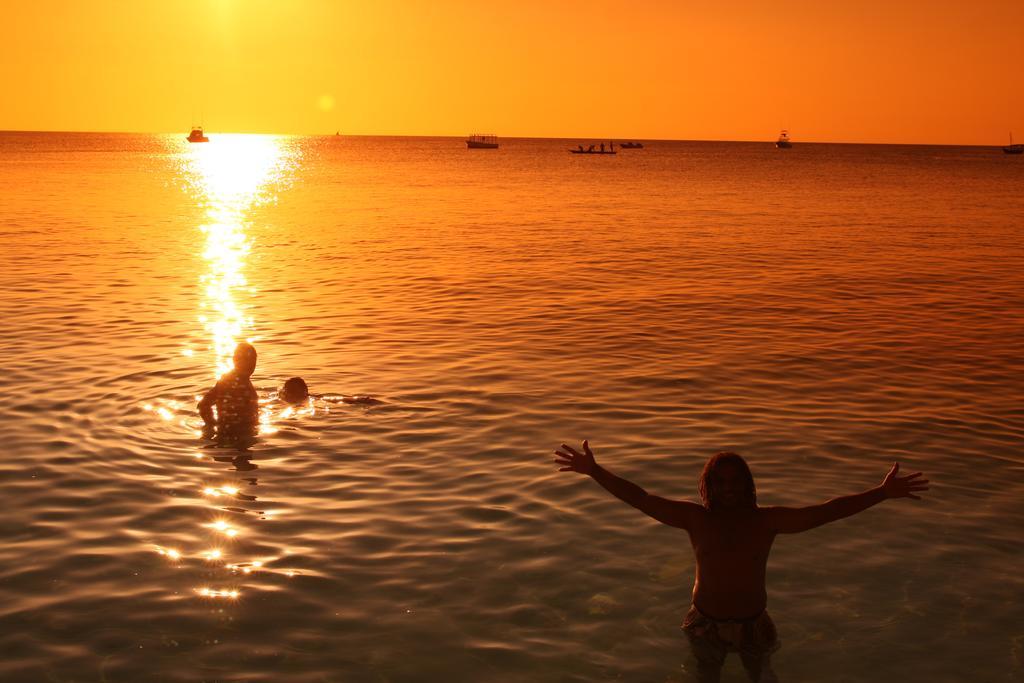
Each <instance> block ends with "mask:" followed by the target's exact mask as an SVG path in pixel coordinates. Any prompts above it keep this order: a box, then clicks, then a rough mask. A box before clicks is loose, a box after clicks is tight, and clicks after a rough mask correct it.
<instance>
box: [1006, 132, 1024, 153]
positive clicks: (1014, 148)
mask: <svg viewBox="0 0 1024 683" xmlns="http://www.w3.org/2000/svg"><path fill="white" fill-rule="evenodd" d="M1003 153H1005V154H1024V145H1022V144H1021V143H1019V142H1018V143H1017V144H1016V145H1015V144H1013V132H1011V133H1010V144H1008V145H1007V146H1006V147H1003Z"/></svg>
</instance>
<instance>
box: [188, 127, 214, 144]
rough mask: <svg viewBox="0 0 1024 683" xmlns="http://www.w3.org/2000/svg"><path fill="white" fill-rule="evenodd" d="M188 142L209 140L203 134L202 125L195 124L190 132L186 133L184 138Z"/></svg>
mask: <svg viewBox="0 0 1024 683" xmlns="http://www.w3.org/2000/svg"><path fill="white" fill-rule="evenodd" d="M186 139H187V140H188V141H189V142H209V141H210V138H208V137H206V136H205V135H203V127H202V126H197V127H195V128H193V129H192V132H191V133H189V134H188V138H186Z"/></svg>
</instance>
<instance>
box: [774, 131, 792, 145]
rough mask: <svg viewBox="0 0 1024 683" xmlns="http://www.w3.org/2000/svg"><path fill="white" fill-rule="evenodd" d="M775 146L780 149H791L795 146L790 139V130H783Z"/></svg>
mask: <svg viewBox="0 0 1024 683" xmlns="http://www.w3.org/2000/svg"><path fill="white" fill-rule="evenodd" d="M775 146H776V147H778V148H779V149H789V148H790V147H792V146H793V143H792V142H790V141H789V131H788V130H783V131H782V132H781V133H779V139H778V140H776V141H775Z"/></svg>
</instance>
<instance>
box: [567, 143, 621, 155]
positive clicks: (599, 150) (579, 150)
mask: <svg viewBox="0 0 1024 683" xmlns="http://www.w3.org/2000/svg"><path fill="white" fill-rule="evenodd" d="M569 151H570V152H572V153H573V154H616V151H615V143H614V142H609V143H608V148H607V149H605V146H604V143H603V142H602V143H601V146H600V147H598V146H597V145H590V146H589V147H587V148H586V149H583V145H577V146H576V149H570V150H569Z"/></svg>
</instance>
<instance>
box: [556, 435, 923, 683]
mask: <svg viewBox="0 0 1024 683" xmlns="http://www.w3.org/2000/svg"><path fill="white" fill-rule="evenodd" d="M555 455H557V456H558V459H557V460H555V463H556V464H558V465H559V466H560V467H561V469H560V470H559V471H560V472H579V473H580V474H585V475H587V476H589V477H590V478H592V479H593V480H594V481H596V482H597V483H598V484H600V485H601V486H602V487H603V488H604V489H605V490H606V491H608V492H609V493H611V494H612V495H613V496H615V497H616V498H619V499H620V500H622V501H624V502H626V503H628V504H629V505H632V506H633V507H635V508H636V509H638V510H640V511H641V512H643V513H644V514H646V515H648V516H650V517H653V518H654V519H656V520H658V521H659V522H661V523H662V524H667V525H669V526H673V527H676V528H678V529H683V530H685V531H686V532H687V534H688V535H689V537H690V545H691V546H693V554H694V557H695V558H696V561H697V567H696V570H697V571H696V577H695V580H694V583H693V599H692V605H691V607H690V611H689V612H688V613H687V615H686V619H685V621H684V622H683V631H684V632H685V633H686V636H687V638H688V639H689V641H690V647H691V649H692V651H693V655H694V657H695V659H696V660H697V680H699V681H702V682H706V681H718V680H719V676H720V675H721V669H722V664H723V663H724V662H725V656H726V653H728V652H737V653H739V656H740V660H741V661H742V663H743V667H744V668H745V669H746V670H747V675H748V676H749V677H750V679H751V680H752V681H763V682H768V681H777V680H778V678H777V677H776V676H775V674H774V672H772V669H771V666H770V662H769V659H770V657H771V654H772V653H773V652H774V651H775V650H777V649H778V648H779V641H778V637H777V636H776V632H775V624H774V623H772V620H771V617H769V616H768V612H767V611H765V607H766V605H767V601H768V593H767V592H766V590H765V572H766V568H767V564H768V552H769V551H770V550H771V547H772V542H773V541H774V540H775V536H776V535H777V534H796V533H800V532H803V531H808V530H809V529H813V528H815V527H818V526H821V525H822V524H828V523H829V522H835V521H836V520H839V519H843V518H844V517H850V516H852V515H855V514H857V513H859V512H863V511H864V510H867V509H868V508H869V507H872V506H874V505H877V504H878V503H881V502H882V501H884V500H888V499H890V498H911V499H913V500H919V497H918V496H917V495H915V494H916V493H919V492H921V491H927V490H928V480H927V479H919V478H918V477H920V476H921V473H920V472H917V473H915V474H909V475H906V476H900V475H899V471H900V466H899V463H894V464H893V466H892V469H890V470H889V473H888V474H887V475H886V476H885V479H884V480H883V481H882V483H881V484H879V485H878V486H876V487H874V488H871V489H868V490H867V491H864V492H862V493H856V494H853V495H849V496H840V497H838V498H833V499H832V500H829V501H827V502H825V503H821V504H820V505H809V506H806V507H782V506H765V507H761V506H759V505H758V504H757V492H756V489H755V487H754V477H753V475H752V474H751V473H750V468H749V467H748V466H747V463H746V461H745V460H744V459H743V458H742V457H741V456H740V455H738V454H736V453H718V454H716V455H713V456H712V457H711V458H710V459H708V461H707V463H706V464H705V465H704V471H703V472H702V473H701V476H700V487H699V490H700V500H701V502H700V503H693V502H690V501H686V500H669V499H667V498H661V497H660V496H653V495H651V494H649V493H647V491H645V490H643V489H642V488H640V487H639V486H637V485H636V484H634V483H632V482H630V481H627V480H625V479H623V478H622V477H618V476H616V475H614V474H612V473H611V472H609V471H608V470H606V469H605V468H603V467H601V466H600V465H598V464H597V462H595V460H594V454H593V452H592V451H591V450H590V445H589V444H588V443H587V442H586V441H584V442H583V448H582V452H580V451H577V450H575V449H573V448H570V447H569V446H566V445H565V444H562V448H561V449H560V450H557V451H555Z"/></svg>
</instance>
